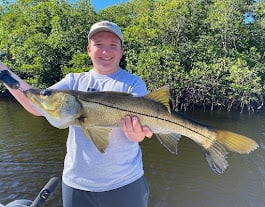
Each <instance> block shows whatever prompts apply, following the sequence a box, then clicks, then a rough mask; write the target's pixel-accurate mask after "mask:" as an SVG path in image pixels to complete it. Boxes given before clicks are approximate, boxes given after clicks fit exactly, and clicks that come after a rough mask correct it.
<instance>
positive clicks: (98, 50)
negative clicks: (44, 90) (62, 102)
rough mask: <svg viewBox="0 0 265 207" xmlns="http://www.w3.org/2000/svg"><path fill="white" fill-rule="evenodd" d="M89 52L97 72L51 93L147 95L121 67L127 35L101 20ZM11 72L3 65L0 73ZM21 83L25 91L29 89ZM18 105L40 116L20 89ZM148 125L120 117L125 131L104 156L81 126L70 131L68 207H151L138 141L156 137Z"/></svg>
mask: <svg viewBox="0 0 265 207" xmlns="http://www.w3.org/2000/svg"><path fill="white" fill-rule="evenodd" d="M87 52H88V55H89V57H90V58H91V60H92V63H93V69H92V70H91V71H89V72H83V73H79V74H75V73H70V74H68V75H67V76H66V77H65V78H63V79H62V80H61V81H60V82H58V83H56V84H55V85H53V86H51V87H50V88H52V89H60V90H79V91H91V90H96V91H119V92H127V93H131V94H133V95H136V96H143V95H145V94H146V93H147V89H146V85H145V83H144V82H143V81H142V80H141V79H140V78H139V77H138V76H135V75H132V74H130V73H128V72H127V71H125V70H123V69H122V68H120V66H119V63H120V60H121V58H122V55H123V35H122V32H121V30H120V28H119V26H118V25H116V24H115V23H112V22H109V21H101V22H98V23H95V24H94V25H92V27H91V29H90V32H89V34H88V46H87ZM1 69H6V67H5V66H4V65H2V64H0V70H1ZM11 74H12V76H13V77H14V78H15V79H17V80H18V81H19V82H20V85H21V88H22V89H23V90H25V89H28V88H30V86H29V85H28V84H26V83H24V82H23V81H22V80H21V79H19V78H18V77H17V76H16V75H15V74H13V73H11ZM9 90H10V92H11V93H12V94H13V95H14V97H16V98H17V100H18V101H19V102H20V103H21V104H22V105H23V106H24V108H25V109H27V110H28V111H29V112H31V113H33V114H34V115H41V114H40V113H39V112H37V111H36V110H35V109H34V108H33V107H32V106H31V105H30V103H29V101H28V100H27V99H26V98H25V96H24V95H23V93H21V92H20V91H19V90H13V89H10V88H9ZM151 136H152V131H151V130H150V129H149V127H148V126H142V125H141V123H140V121H139V120H138V118H137V117H131V116H126V117H123V118H122V117H121V121H120V127H117V128H114V129H113V130H112V132H111V137H110V144H109V146H108V148H107V150H106V152H105V153H100V152H99V151H98V150H97V148H96V147H95V146H94V144H93V142H92V141H87V139H86V138H85V137H84V135H83V132H82V130H81V128H80V127H77V126H70V127H69V135H68V139H67V153H66V157H65V162H64V170H63V176H62V180H63V184H62V191H63V205H64V207H147V205H148V204H147V203H148V196H149V189H148V185H147V183H146V180H145V178H144V171H143V164H142V153H141V149H140V146H139V144H138V142H141V141H143V140H144V138H145V137H151Z"/></svg>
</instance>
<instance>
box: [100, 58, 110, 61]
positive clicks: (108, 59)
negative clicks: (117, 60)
mask: <svg viewBox="0 0 265 207" xmlns="http://www.w3.org/2000/svg"><path fill="white" fill-rule="evenodd" d="M100 59H101V60H103V61H110V60H112V59H113V58H112V57H108V58H103V57H101V58H100Z"/></svg>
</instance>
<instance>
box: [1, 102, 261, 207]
mask: <svg viewBox="0 0 265 207" xmlns="http://www.w3.org/2000/svg"><path fill="white" fill-rule="evenodd" d="M189 116H191V117H193V118H195V119H196V120H198V121H201V122H204V123H208V124H210V125H212V126H216V127H218V128H223V129H227V130H231V131H234V132H238V133H241V134H244V135H246V136H249V137H251V138H253V139H255V140H256V141H257V142H258V144H259V145H260V148H259V149H258V150H256V151H255V152H253V153H251V154H250V155H239V154H236V153H229V155H228V162H229V164H230V166H229V167H228V169H227V170H226V171H225V173H224V174H222V175H216V174H215V173H214V172H213V171H211V169H210V168H209V167H208V164H207V162H206V161H205V159H204V158H203V156H202V154H201V151H200V148H199V147H198V146H197V145H196V144H195V143H193V142H192V141H191V140H190V139H188V138H183V139H181V141H180V142H179V146H178V155H177V156H176V155H172V154H170V153H169V152H168V151H167V150H166V149H165V148H164V147H163V146H162V145H161V144H160V143H159V142H158V141H157V140H155V139H151V140H145V141H144V142H143V143H141V146H142V149H143V160H144V168H145V175H146V178H147V180H148V182H149V185H150V202H149V204H150V205H149V206H150V207H175V206H177V207H264V206H265V138H264V137H265V114H255V115H248V114H243V115H240V114H238V113H223V112H214V113H210V112H199V111H198V112H193V113H189ZM66 137H67V130H59V129H56V128H53V127H52V126H50V125H49V124H48V122H47V121H46V120H45V119H44V118H42V117H34V116H32V115H31V114H29V113H28V112H26V111H25V110H24V109H23V108H22V107H21V106H20V105H19V104H17V103H16V102H15V101H14V100H5V99H3V98H1V99H0V155H1V159H0V203H3V204H7V203H8V202H10V201H13V200H15V199H29V200H34V198H35V196H36V195H37V194H38V192H39V191H40V190H41V189H42V187H43V186H44V185H45V184H46V182H48V180H49V179H50V178H51V177H53V176H59V177H60V176H61V173H62V169H63V159H64V155H65V142H66ZM47 206H49V207H60V206H62V202H61V188H60V187H59V188H58V190H57V191H56V193H55V194H54V196H53V197H52V199H51V200H50V201H49V202H48V203H47Z"/></svg>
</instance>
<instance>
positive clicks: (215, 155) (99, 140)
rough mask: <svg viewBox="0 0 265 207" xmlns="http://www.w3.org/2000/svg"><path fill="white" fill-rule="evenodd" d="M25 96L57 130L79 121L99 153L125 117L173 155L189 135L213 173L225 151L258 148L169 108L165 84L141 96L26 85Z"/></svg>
mask: <svg viewBox="0 0 265 207" xmlns="http://www.w3.org/2000/svg"><path fill="white" fill-rule="evenodd" d="M24 94H25V95H26V97H27V98H28V99H29V100H30V101H31V103H32V105H33V106H34V107H35V108H36V109H37V110H39V111H40V112H41V113H42V114H43V115H44V116H45V117H46V119H47V120H48V121H49V122H50V124H51V125H53V126H55V127H57V128H67V127H68V126H69V125H79V126H80V127H81V128H82V130H83V132H84V134H85V136H86V137H87V138H89V137H91V139H92V140H93V142H94V144H95V145H96V147H97V148H98V150H99V151H100V152H104V151H105V150H106V148H107V146H108V144H109V134H110V132H111V130H112V128H114V127H117V126H119V123H120V119H121V118H122V117H124V116H125V115H132V116H138V117H139V119H140V121H141V123H142V124H143V125H148V126H149V127H150V128H151V129H152V130H153V132H154V134H155V135H156V137H157V138H158V140H159V141H160V142H161V143H162V144H163V145H164V146H165V147H166V148H167V149H168V150H169V151H170V152H172V153H177V143H178V141H179V139H180V137H181V136H185V137H188V138H190V139H192V140H193V141H194V142H196V143H197V144H198V145H199V146H201V148H202V152H203V154H204V156H205V158H206V160H207V161H208V163H209V165H210V167H211V168H212V169H213V171H215V172H216V173H217V174H221V173H223V172H224V170H225V169H226V168H227V166H228V163H227V161H226V155H227V150H229V151H233V152H238V153H241V154H243V153H250V152H251V151H253V150H255V149H256V148H258V144H257V143H256V142H255V141H254V140H252V139H250V138H248V137H245V136H242V135H239V134H236V133H232V132H229V131H223V130H218V129H215V128H213V127H210V126H207V125H204V124H201V123H198V122H196V121H193V120H192V119H190V118H188V117H185V116H184V115H181V114H180V113H177V112H174V111H172V110H171V109H170V106H169V90H168V88H167V87H162V88H160V89H158V90H157V91H154V92H151V93H149V94H147V95H146V96H144V97H135V96H132V95H130V94H127V93H119V92H81V91H71V90H69V91H59V90H49V89H46V90H39V89H29V90H27V91H25V92H24Z"/></svg>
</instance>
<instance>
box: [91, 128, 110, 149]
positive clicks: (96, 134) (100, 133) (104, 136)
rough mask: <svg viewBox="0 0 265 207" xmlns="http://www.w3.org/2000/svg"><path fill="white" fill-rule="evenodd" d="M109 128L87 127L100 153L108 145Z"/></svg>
mask: <svg viewBox="0 0 265 207" xmlns="http://www.w3.org/2000/svg"><path fill="white" fill-rule="evenodd" d="M111 130H112V128H107V127H92V128H89V129H88V133H89V136H90V137H91V139H92V141H93V142H94V144H95V145H96V147H97V149H98V150H99V151H100V152H101V153H104V152H105V151H106V148H107V147H108V145H109V137H110V132H111Z"/></svg>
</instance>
